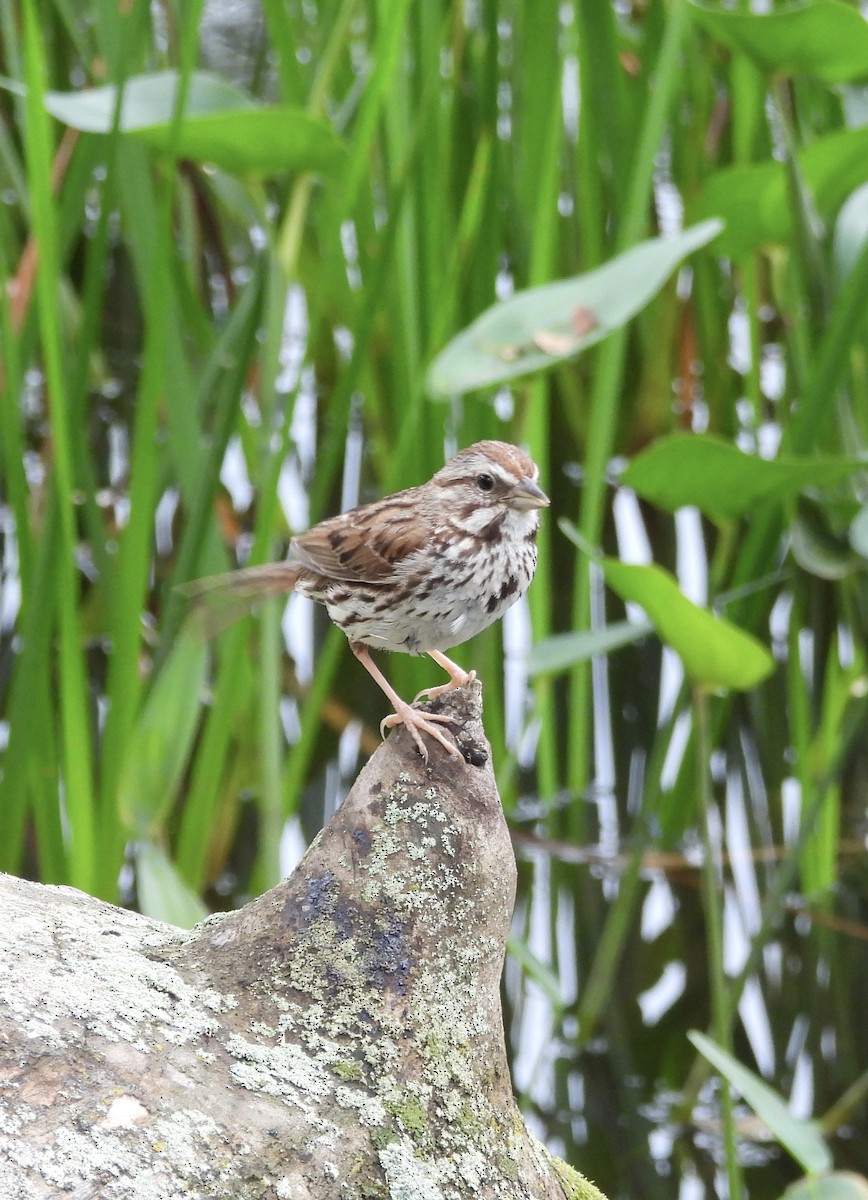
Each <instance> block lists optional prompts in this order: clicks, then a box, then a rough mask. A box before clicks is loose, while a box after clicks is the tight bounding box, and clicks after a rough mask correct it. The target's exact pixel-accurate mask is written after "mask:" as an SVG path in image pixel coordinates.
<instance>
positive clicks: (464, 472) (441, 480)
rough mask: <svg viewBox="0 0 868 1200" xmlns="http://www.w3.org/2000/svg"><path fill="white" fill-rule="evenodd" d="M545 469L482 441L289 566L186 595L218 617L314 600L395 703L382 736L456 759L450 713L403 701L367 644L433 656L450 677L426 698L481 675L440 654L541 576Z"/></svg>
mask: <svg viewBox="0 0 868 1200" xmlns="http://www.w3.org/2000/svg"><path fill="white" fill-rule="evenodd" d="M538 474H539V472H538V470H537V467H536V466H535V465H534V463H533V461H532V460H531V459H530V458H529V457H528V456H527V454H525V453H524V451H523V450H519V449H518V447H517V446H510V445H508V444H507V443H506V442H493V441H489V442H477V443H476V445H475V446H470V447H469V448H468V449H467V450H462V451H461V452H460V453H459V454H456V455H455V457H454V458H452V459H450V461H449V462H448V463H447V464H446V466H445V467H443V468H441V470H439V471H438V472H437V474H436V475H434V477H433V478H432V479H430V480H429V481H428V483H424V484H422V485H421V487H411V488H407V489H406V490H405V491H403V492H396V493H395V494H394V495H393V496H386V497H384V498H383V499H382V500H376V501H374V502H373V503H372V504H363V505H361V506H360V507H359V508H354V509H352V510H351V511H350V512H345V513H343V514H341V515H340V516H338V517H332V518H330V519H329V520H327V521H322V522H321V523H320V524H319V525H315V526H314V527H313V528H312V529H309V530H308V531H307V533H302V534H300V535H299V536H298V537H295V538H293V539H292V542H291V543H290V549H289V558H288V559H287V560H286V561H285V562H280V563H270V564H268V565H266V566H261V567H249V568H247V569H244V570H240V571H231V572H229V573H228V574H227V575H217V576H214V577H212V578H210V579H202V580H199V581H198V582H196V583H194V584H191V585H188V587H187V588H186V589H185V590H186V591H187V594H188V595H192V596H193V597H194V598H195V600H196V602H197V604H199V605H201V606H204V607H206V608H209V609H211V610H212V611H217V612H218V619H219V610H220V608H221V607H222V608H223V609H224V610H226V609H227V606H228V609H229V610H231V609H233V608H234V607H235V606H236V605H238V606H239V608H240V609H244V608H248V607H250V604H251V602H252V601H255V600H256V599H259V598H262V597H265V596H269V595H276V594H278V593H282V592H289V591H292V590H295V591H297V592H300V593H301V594H302V595H304V596H309V597H311V598H312V599H313V600H318V601H319V602H320V604H324V605H325V607H326V610H327V611H328V614H329V616H330V617H331V619H332V621H334V623H335V624H336V625H337V626H338V627H339V628H340V629H342V630H343V632H344V633H345V634H346V635H347V637H348V638H349V642H350V649H351V650H352V652H353V654H354V655H355V656H356V658H357V659H358V660H359V662H360V663H361V664H362V666H363V667H364V668H365V669H366V670H367V671H368V672H369V673H370V674H371V675H372V676H373V678H374V679H375V680H376V681H377V683H378V684H379V686H380V687H381V688H382V689H383V691H384V692H385V694H386V695H387V696H388V698H389V700H390V701H391V703H392V705H393V706H394V709H395V713H394V715H393V716H389V717H386V718H385V720H384V721H383V722H382V724H381V726H380V732H381V733H382V732H383V727H384V726H385V727H387V728H391V727H392V726H395V725H399V724H402V723H403V724H404V725H405V726H406V727H407V729H408V730H409V731H410V733H411V735H412V736H413V738H414V740H415V742H416V745H417V746H418V747H419V752H420V754H421V755H422V758H423V759H424V760H425V761H426V762H427V761H428V752H427V750H426V748H425V744H424V742H423V741H422V738H421V734H422V733H427V734H428V735H429V736H430V737H432V738H434V739H435V740H436V741H438V742H440V744H441V745H442V746H444V747H445V748H446V750H448V751H449V753H450V754H459V751H458V749H457V748H456V746H455V745H454V744H453V743H452V742H451V741H450V740H449V739H448V738H447V737H445V736H444V734H443V731H442V730H441V729H440V728H439V727H438V726H439V725H440V724H442V723H448V722H449V721H450V720H451V718H450V717H446V716H438V715H435V714H431V713H428V714H422V713H421V712H419V711H418V710H417V709H414V708H413V707H412V706H411V705H409V704H407V703H406V701H404V700H402V699H401V697H400V696H399V695H398V694H397V692H395V690H394V689H393V688H392V687H391V686H390V684H389V682H388V681H387V679H386V678H385V676H384V675H383V674H382V672H381V671H380V670H379V668H378V667H377V666H376V664H375V663H374V662H373V660H372V659H371V655H370V651H369V649H368V647H374V648H375V649H378V650H399V651H402V652H403V653H405V654H427V655H429V656H430V657H431V658H432V659H433V660H434V661H435V662H436V663H439V665H440V666H441V667H443V669H444V670H445V671H446V672H447V673H448V675H449V682H448V683H445V684H442V685H441V686H439V687H432V688H427V689H425V690H424V691H422V692H420V693H419V696H423V695H427V696H429V697H435V696H439V695H442V693H443V692H447V691H450V690H451V689H453V688H457V687H462V686H463V685H464V684H466V683H469V682H470V681H471V680H472V679H475V678H476V675H475V673H474V672H472V671H471V672H469V673H468V672H466V671H463V670H462V669H461V667H459V666H458V665H457V664H456V663H454V662H452V661H451V660H450V659H448V658H447V657H446V655H445V654H444V653H443V651H444V650H449V649H450V648H451V647H452V646H457V645H459V643H461V642H465V641H467V639H468V638H471V637H473V635H474V634H476V633H479V632H480V631H481V630H483V629H485V628H487V627H488V626H489V625H491V624H492V623H493V622H494V621H496V620H498V618H499V617H501V616H503V614H504V613H505V612H506V610H507V609H508V608H509V607H510V606H511V605H512V604H514V603H515V601H516V600H517V599H518V598H519V596H521V595H523V594H524V592H525V591H526V590H527V588H528V586H529V584H530V581H531V579H532V578H533V573H534V570H535V569H536V559H537V548H536V534H537V528H538V526H539V509H540V508H544V507H545V506H547V505H548V503H549V500H548V497H547V496H546V495H545V493H544V492H543V491H541V489H540V488H539V486H538V485H537V482H536V481H537V477H538ZM235 615H237V613H236V614H235ZM205 619H206V622H207V616H206V618H205ZM220 623H223V622H220ZM419 696H417V697H416V700H418V699H419ZM414 703H415V701H414Z"/></svg>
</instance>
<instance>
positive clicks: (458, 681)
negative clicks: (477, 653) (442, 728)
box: [413, 671, 476, 704]
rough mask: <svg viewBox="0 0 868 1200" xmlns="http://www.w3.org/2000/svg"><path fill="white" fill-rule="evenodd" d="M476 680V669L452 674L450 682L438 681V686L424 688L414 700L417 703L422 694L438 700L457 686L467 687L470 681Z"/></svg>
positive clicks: (429, 698)
mask: <svg viewBox="0 0 868 1200" xmlns="http://www.w3.org/2000/svg"><path fill="white" fill-rule="evenodd" d="M475 680H476V672H475V671H462V672H461V673H460V674H458V673H456V674H454V675H452V676H451V677H450V679H449V682H448V683H438V684H437V686H436V687H429V688H422V691H421V692H419V693H418V694H417V695H416V697H415V698H414V700H413V703H414V704H417V703H418V702H419V700H420V698H421V697H422V696H425V697H426V698H427V699H428V700H436V699H437V697H438V696H445V695H446V693H447V692H454V691H455V689H456V688H462V687H467V685H468V683H474V682H475Z"/></svg>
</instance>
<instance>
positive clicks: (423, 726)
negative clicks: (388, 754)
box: [380, 704, 464, 766]
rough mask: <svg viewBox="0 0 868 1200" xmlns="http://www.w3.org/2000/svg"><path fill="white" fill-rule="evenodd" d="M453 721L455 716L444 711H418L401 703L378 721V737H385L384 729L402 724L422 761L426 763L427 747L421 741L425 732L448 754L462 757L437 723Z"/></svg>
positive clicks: (442, 723)
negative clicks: (396, 708)
mask: <svg viewBox="0 0 868 1200" xmlns="http://www.w3.org/2000/svg"><path fill="white" fill-rule="evenodd" d="M454 721H455V717H449V716H447V715H446V714H445V713H425V714H423V713H420V712H417V711H416V709H414V708H412V707H411V706H410V705H409V704H402V705H401V707H400V709H398V710H397V711H396V712H393V713H391V714H390V716H388V717H384V718H383V719H382V721H381V722H380V737H381V738H385V736H386V735H385V733H384V732H383V730H384V729H394V728H395V726H396V725H403V726H404V727H405V729H407V730H408V732H409V734H410V736H411V737H412V739H413V741H414V742H415V743H416V746H417V747H418V750H419V753H420V754H421V755H422V761H423V762H424V763H425V765H426V766H427V765H428V749H427V747H426V745H425V743H424V742H423V741H422V737H421V734H423V733H427V734H428V736H429V737H432V738H433V739H434V741H435V742H439V743H440V745H441V746H442V747H443V749H444V750H446V752H447V753H448V754H452V755H455V756H456V757H457V758H463V757H464V756H463V755H462V753H461V751H460V750H459V749H458V747H457V746H456V745H455V743H454V742H450V741H449V739H448V738H446V737H444V736H443V733H442V731H441V730H440V729H438V728H437V726H438V725H449V724H452V723H453V722H454Z"/></svg>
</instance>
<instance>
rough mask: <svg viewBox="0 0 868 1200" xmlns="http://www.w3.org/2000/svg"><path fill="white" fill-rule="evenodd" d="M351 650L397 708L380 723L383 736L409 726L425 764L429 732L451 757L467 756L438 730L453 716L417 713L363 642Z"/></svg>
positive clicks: (351, 644)
mask: <svg viewBox="0 0 868 1200" xmlns="http://www.w3.org/2000/svg"><path fill="white" fill-rule="evenodd" d="M350 649H351V650H352V652H353V654H355V656H356V658H357V659H358V660H359V662H360V663H361V664H362V666H363V667H364V668H365V670H366V671H367V672H368V674H369V675H370V676H371V678H372V679H374V680H376V682H377V684H378V685H379V687H381V688H382V690H383V692H385V694H386V696H387V697H388V698H389V700H390V701H391V703H392V705H393V706H394V709H395V712H394V714H393V715H392V716H391V717H385V718H384V719H383V720H382V721H381V722H380V735H381V736H382V737H385V734H384V733H383V729H384V728H386V729H392V728H393V727H394V726H395V725H405V726H406V727H407V729H408V730H409V731H410V736H411V737H412V738H413V741H414V742H415V743H416V745H417V746H418V747H419V753H420V754H421V755H422V759H423V761H424V762H426V763H427V762H428V751H427V749H426V747H425V743H424V742H423V741H422V737H421V735H422V734H423V733H427V734H428V736H429V737H432V738H434V740H435V741H437V742H439V743H440V745H441V746H442V747H443V748H444V750H447V751H448V752H449V753H450V754H454V755H457V757H458V758H462V757H463V755H462V754H461V751H460V750H459V749H458V747H457V746H456V745H455V743H454V742H450V741H449V739H448V738H447V737H445V736H444V734H443V731H442V729H439V728H438V725H448V724H449V723H450V722H451V721H452V720H453V718H452V717H447V716H441V715H439V714H435V713H429V714H428V715H424V714H423V713H420V712H417V711H416V709H415V708H412V707H411V705H409V704H408V703H407V701H406V700H402V699H401V697H400V696H399V695H398V693H397V692H396V691H395V689H394V688H393V687H392V685H391V684H390V683H389V681H388V679H387V678H386V677H385V675H384V674H383V672H382V671H381V670H380V668H379V667H378V666H377V665H376V663H375V662H374V660H373V659H372V658H371V652H370V650H368V647H367V646H365V645H363V643H362V642H350Z"/></svg>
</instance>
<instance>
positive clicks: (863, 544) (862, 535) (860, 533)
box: [847, 507, 868, 558]
mask: <svg viewBox="0 0 868 1200" xmlns="http://www.w3.org/2000/svg"><path fill="white" fill-rule="evenodd" d="M847 540H848V541H849V543H850V545H851V546H852V548H853V549H854V550H855V551H856V553H857V554H858V555H859V557H860V558H868V507H865V508H860V509H859V511H858V512H857V514H856V516H855V517H854V518H853V520H852V521H851V522H850V529H849V530H848V533H847Z"/></svg>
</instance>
